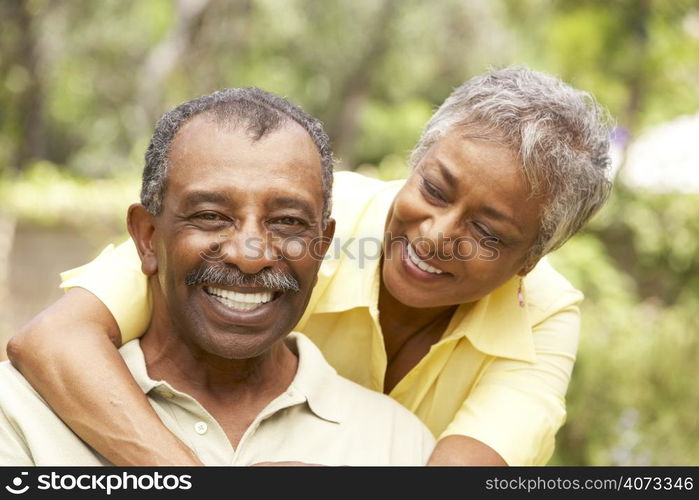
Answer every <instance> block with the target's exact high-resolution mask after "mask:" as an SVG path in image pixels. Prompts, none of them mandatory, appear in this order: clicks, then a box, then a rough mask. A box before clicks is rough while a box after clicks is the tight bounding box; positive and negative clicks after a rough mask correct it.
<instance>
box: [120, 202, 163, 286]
mask: <svg viewBox="0 0 699 500" xmlns="http://www.w3.org/2000/svg"><path fill="white" fill-rule="evenodd" d="M126 224H127V226H128V228H129V234H130V235H131V239H133V241H134V243H135V244H136V249H137V250H138V256H139V257H141V271H143V274H145V275H146V276H153V275H155V274H156V273H157V272H158V256H157V254H156V252H155V241H154V236H155V217H154V216H152V215H151V214H150V213H148V210H146V207H144V206H143V205H141V204H140V203H134V204H133V205H131V206H130V207H129V212H128V215H127V218H126Z"/></svg>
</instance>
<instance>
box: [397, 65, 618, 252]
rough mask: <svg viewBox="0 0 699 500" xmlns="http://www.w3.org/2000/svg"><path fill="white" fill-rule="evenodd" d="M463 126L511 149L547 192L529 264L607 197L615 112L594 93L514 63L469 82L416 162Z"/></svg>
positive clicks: (441, 112) (425, 137)
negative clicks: (444, 137)
mask: <svg viewBox="0 0 699 500" xmlns="http://www.w3.org/2000/svg"><path fill="white" fill-rule="evenodd" d="M457 126H458V127H464V128H468V129H469V131H475V135H477V137H479V138H483V139H488V140H493V141H496V142H498V143H502V144H504V145H506V146H507V147H509V148H511V149H512V150H513V151H514V152H515V153H516V154H517V155H518V158H519V160H520V162H521V164H522V169H523V172H524V176H525V178H526V180H527V182H528V184H529V187H530V190H531V194H532V196H537V195H541V196H543V198H544V200H545V206H544V209H543V213H542V214H541V217H540V230H539V235H538V237H537V239H536V241H535V242H534V245H533V246H532V248H531V249H530V250H529V255H528V259H527V261H528V263H531V264H533V263H535V262H536V261H537V260H538V259H539V258H540V257H541V256H543V255H544V254H546V253H548V252H551V251H552V250H555V249H556V248H559V247H560V246H561V245H563V243H565V242H566V241H567V240H568V238H570V237H571V236H573V235H574V234H575V233H576V232H577V231H578V230H580V228H581V227H582V226H583V225H584V224H585V222H587V221H588V220H589V219H590V217H592V216H593V215H594V214H595V213H596V212H597V210H599V208H600V207H601V206H602V205H603V204H604V202H605V201H606V199H607V197H608V196H609V193H610V190H611V181H610V180H609V174H610V172H609V169H610V156H609V135H610V126H611V120H610V117H609V114H608V113H607V111H606V110H604V109H603V108H602V107H601V106H599V105H598V104H597V102H596V101H595V99H594V98H593V97H592V95H591V94H589V93H588V92H583V91H581V90H577V89H574V88H572V87H571V86H569V85H567V84H566V83H564V82H562V81H561V80H559V79H558V78H555V77H553V76H550V75H547V74H544V73H540V72H537V71H532V70H530V69H527V68H522V67H509V68H505V69H500V70H492V71H490V72H488V73H487V74H485V75H481V76H477V77H475V78H472V79H470V80H469V81H467V82H466V83H464V84H463V85H461V86H460V87H458V88H457V89H456V90H454V92H452V94H451V95H450V96H449V97H448V98H447V100H446V101H444V103H443V104H442V105H441V106H440V107H439V109H438V110H437V112H436V113H435V114H434V115H433V116H432V118H431V119H430V121H429V122H428V123H427V125H426V127H425V129H424V130H423V132H422V136H421V137H420V140H419V142H418V144H417V146H416V147H415V149H414V150H413V152H412V155H411V158H410V163H411V165H412V166H413V167H415V166H416V165H418V164H419V162H420V160H421V159H422V157H423V156H424V155H425V153H426V152H427V150H428V149H429V148H430V147H431V146H432V145H433V144H434V143H435V142H436V141H437V140H439V139H440V138H441V137H443V136H444V134H446V133H447V132H448V131H449V130H450V129H452V128H453V127H457Z"/></svg>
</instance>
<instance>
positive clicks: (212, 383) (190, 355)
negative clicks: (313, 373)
mask: <svg viewBox="0 0 699 500" xmlns="http://www.w3.org/2000/svg"><path fill="white" fill-rule="evenodd" d="M141 348H142V350H143V355H144V358H145V361H146V367H147V370H148V375H149V376H150V377H151V378H152V379H154V380H165V381H166V382H168V383H169V384H170V385H172V386H173V387H174V388H175V389H177V390H178V391H181V392H183V393H186V394H188V395H190V396H192V397H193V398H195V399H196V400H197V401H198V402H199V403H200V404H201V405H202V406H203V407H204V408H205V409H206V410H207V411H208V412H209V413H210V414H211V415H212V416H213V417H214V418H215V419H216V420H217V422H218V423H219V424H220V425H221V427H222V428H223V430H224V431H225V432H226V434H227V435H228V438H229V440H230V441H231V444H232V445H233V447H236V446H237V444H238V441H239V440H240V438H241V437H242V435H243V433H244V432H245V430H246V429H247V428H248V426H249V425H250V424H251V423H252V421H253V420H254V419H255V417H256V416H257V415H258V414H259V413H260V412H261V411H262V410H263V409H264V408H265V406H267V405H268V404H269V403H270V402H271V401H272V400H274V399H275V398H276V397H277V396H279V395H280V394H282V393H283V392H284V391H286V389H287V388H288V387H289V385H290V384H291V382H292V380H293V379H294V376H295V375H296V370H297V368H298V358H297V357H296V355H295V354H294V353H293V352H292V351H291V350H290V349H289V347H288V346H287V345H286V343H285V342H284V341H283V340H282V341H279V342H277V343H276V344H274V345H273V346H272V347H271V348H270V349H269V350H268V351H267V352H266V353H264V354H263V355H261V356H258V357H255V358H251V359H225V358H222V357H219V356H215V355H211V354H209V353H207V352H205V351H203V350H202V349H200V348H197V347H196V346H193V345H188V344H187V343H185V342H183V340H182V339H181V338H180V337H179V336H178V335H177V334H176V333H175V332H174V331H173V330H172V329H170V328H167V327H166V326H164V325H158V324H157V323H156V322H154V323H152V324H151V326H150V327H149V329H148V331H147V332H146V333H145V335H144V336H143V337H142V339H141Z"/></svg>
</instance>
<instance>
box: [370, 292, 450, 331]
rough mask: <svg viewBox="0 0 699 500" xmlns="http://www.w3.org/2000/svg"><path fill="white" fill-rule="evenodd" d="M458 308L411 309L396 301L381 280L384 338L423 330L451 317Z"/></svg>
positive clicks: (380, 293) (380, 296)
mask: <svg viewBox="0 0 699 500" xmlns="http://www.w3.org/2000/svg"><path fill="white" fill-rule="evenodd" d="M456 307H457V306H442V307H429V308H421V307H411V306H407V305H405V304H403V303H402V302H400V301H398V300H396V299H395V298H394V297H393V295H391V293H390V292H389V291H388V289H387V288H386V286H385V285H384V283H383V280H381V284H380V286H379V322H380V323H381V329H382V331H383V334H384V337H395V336H396V335H397V336H400V335H399V333H400V332H401V331H404V330H409V331H411V332H415V331H419V330H423V329H425V328H426V327H428V326H429V325H430V324H432V323H434V322H436V321H439V320H440V319H442V318H444V317H445V316H448V317H450V318H451V315H452V314H453V313H454V311H455V310H456Z"/></svg>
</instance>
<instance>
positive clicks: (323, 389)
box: [286, 332, 346, 423]
mask: <svg viewBox="0 0 699 500" xmlns="http://www.w3.org/2000/svg"><path fill="white" fill-rule="evenodd" d="M286 342H287V345H288V346H289V348H290V349H291V350H292V351H293V352H295V353H296V354H297V355H298V358H299V364H298V368H297V370H296V376H295V377H294V380H293V381H292V382H291V386H290V388H293V389H295V390H296V391H298V392H300V393H301V394H303V395H304V397H305V398H306V402H307V403H308V407H309V408H310V409H311V411H312V412H313V413H315V414H316V416H318V417H320V418H322V419H323V420H328V421H330V422H336V423H340V422H342V420H343V418H342V417H343V416H344V414H345V413H346V412H344V411H343V408H344V405H343V404H342V399H341V392H342V390H341V388H339V387H338V385H337V381H338V379H339V375H338V374H337V372H336V371H335V369H334V368H333V367H332V366H330V364H329V363H328V362H327V361H326V360H325V358H324V357H323V355H322V354H321V352H320V349H318V347H317V346H316V345H315V344H314V343H313V342H311V340H310V339H308V337H306V336H305V335H303V334H301V333H298V332H292V333H291V334H289V336H288V337H287V340H286Z"/></svg>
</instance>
